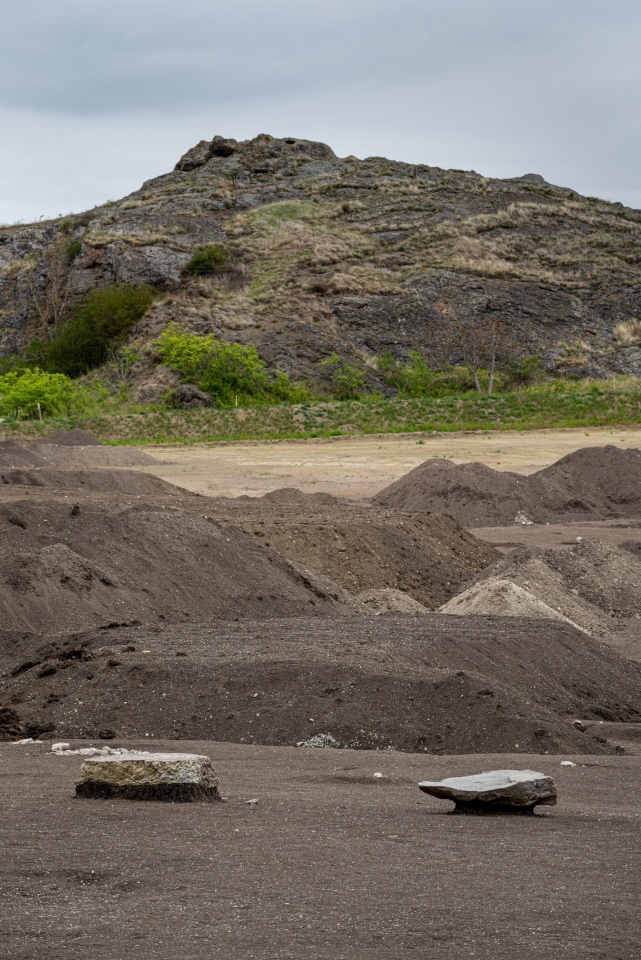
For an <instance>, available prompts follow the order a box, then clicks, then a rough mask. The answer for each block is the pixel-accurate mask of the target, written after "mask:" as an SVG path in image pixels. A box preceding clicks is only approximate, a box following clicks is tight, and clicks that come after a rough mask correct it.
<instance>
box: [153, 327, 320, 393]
mask: <svg viewBox="0 0 641 960" xmlns="http://www.w3.org/2000/svg"><path fill="white" fill-rule="evenodd" d="M156 347H157V348H158V352H159V354H160V356H161V359H162V361H163V363H165V364H166V365H167V366H168V367H171V368H172V370H175V371H176V372H177V373H179V374H180V375H181V377H182V378H183V379H184V380H186V381H189V382H191V383H195V384H196V385H197V386H199V387H200V388H201V390H205V391H206V392H207V393H209V394H211V396H212V397H214V399H215V400H216V401H217V403H218V404H219V406H221V407H233V406H235V405H236V403H238V404H239V405H240V406H248V405H249V406H251V405H252V404H255V403H261V402H266V403H269V402H283V401H284V402H290V403H291V402H300V401H301V400H305V399H307V398H308V396H309V391H308V390H307V388H306V387H305V386H304V384H300V383H292V382H291V381H290V380H289V377H288V376H287V375H286V374H285V373H279V374H277V375H276V377H275V378H274V379H270V377H269V375H268V373H267V371H266V365H265V362H264V360H261V358H260V357H259V356H258V352H257V350H256V347H255V346H254V345H253V344H251V343H250V344H247V346H243V345H242V344H240V343H226V342H225V341H221V340H216V339H215V337H214V336H213V335H212V334H210V335H209V336H201V335H199V334H197V333H191V332H190V331H189V330H185V329H184V327H180V326H179V325H178V324H175V323H172V324H169V326H168V327H167V328H166V329H165V330H163V332H162V334H161V335H160V338H159V339H158V341H157V342H156Z"/></svg>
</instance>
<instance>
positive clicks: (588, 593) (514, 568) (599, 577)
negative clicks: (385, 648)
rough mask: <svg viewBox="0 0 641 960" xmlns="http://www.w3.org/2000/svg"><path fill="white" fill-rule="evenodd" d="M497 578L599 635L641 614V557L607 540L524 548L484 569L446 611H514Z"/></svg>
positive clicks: (512, 613) (509, 614)
mask: <svg viewBox="0 0 641 960" xmlns="http://www.w3.org/2000/svg"><path fill="white" fill-rule="evenodd" d="M497 578H498V579H500V580H501V581H509V582H510V583H511V584H516V585H517V586H518V587H520V588H522V589H523V590H525V591H527V592H528V593H529V594H530V595H531V596H533V597H534V598H536V599H537V600H538V601H539V602H541V603H543V604H545V605H546V606H548V607H551V608H552V609H553V610H554V611H556V612H557V613H558V614H560V615H561V616H563V617H567V618H568V619H569V620H570V621H572V623H574V624H576V625H578V626H579V627H580V628H581V629H583V630H585V631H587V632H588V633H591V634H592V635H594V636H604V635H606V634H608V633H610V632H611V631H613V630H618V629H620V628H621V627H623V626H624V624H625V622H626V621H631V620H636V619H638V618H639V617H641V560H639V559H638V558H637V557H635V556H634V554H632V553H631V552H630V551H629V550H627V549H625V548H621V547H617V546H615V545H614V544H611V543H606V542H605V541H599V540H585V541H583V542H582V543H577V544H576V546H573V547H572V548H571V549H570V550H540V549H537V548H536V547H529V546H521V547H518V548H517V549H516V550H514V551H513V552H512V553H510V554H508V555H507V556H506V557H502V558H501V559H500V560H499V561H498V562H497V563H495V564H494V565H493V566H491V567H488V568H487V569H486V570H485V571H483V573H481V574H480V576H479V577H477V579H476V581H475V582H474V584H473V585H471V586H468V587H467V588H466V589H465V590H464V591H463V592H462V593H460V594H459V595H458V596H457V597H455V598H454V600H453V601H452V602H451V603H449V604H448V605H447V609H446V610H445V612H447V613H450V612H466V613H473V612H476V611H475V610H474V609H473V606H476V608H477V609H478V611H479V612H487V610H488V609H491V610H492V613H494V614H496V615H505V616H512V615H514V612H515V611H514V604H513V603H512V598H511V597H510V596H508V595H507V594H504V595H501V594H500V593H499V592H497V591H496V590H495V589H494V585H495V581H496V579H497ZM528 615H530V614H528ZM531 615H537V614H536V613H534V611H533V612H532V614H531Z"/></svg>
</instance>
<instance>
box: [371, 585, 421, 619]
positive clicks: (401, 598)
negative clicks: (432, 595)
mask: <svg viewBox="0 0 641 960" xmlns="http://www.w3.org/2000/svg"><path fill="white" fill-rule="evenodd" d="M358 599H359V600H360V601H361V603H364V604H365V606H366V607H367V608H368V611H369V612H370V613H373V614H375V615H378V614H381V613H409V614H411V615H412V616H415V617H416V616H420V615H422V614H424V613H429V612H430V611H429V609H428V608H427V607H425V606H423V604H422V603H419V602H418V600H414V598H413V597H410V595H409V594H408V593H403V591H402V590H394V589H392V588H390V587H388V588H386V589H383V590H362V591H361V593H359V594H358Z"/></svg>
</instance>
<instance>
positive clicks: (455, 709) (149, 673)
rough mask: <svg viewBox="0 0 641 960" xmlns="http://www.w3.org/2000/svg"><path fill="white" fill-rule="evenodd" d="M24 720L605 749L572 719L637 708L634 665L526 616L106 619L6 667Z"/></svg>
mask: <svg viewBox="0 0 641 960" xmlns="http://www.w3.org/2000/svg"><path fill="white" fill-rule="evenodd" d="M0 692H1V693H0V696H1V699H2V701H3V702H4V703H5V704H6V705H7V706H8V707H9V708H10V709H12V710H14V711H15V712H16V713H18V714H19V716H20V718H21V722H22V723H23V725H24V727H25V729H29V730H31V731H32V734H33V732H36V733H37V732H38V731H42V732H43V733H44V735H45V736H46V737H47V738H49V737H53V736H55V737H56V738H60V737H72V736H73V737H91V736H99V735H100V734H101V732H102V734H103V735H105V736H112V735H113V736H116V737H134V736H135V737H142V736H144V735H146V734H149V736H150V737H166V738H175V739H178V738H183V737H190V738H191V737H203V736H205V734H206V735H207V737H209V738H211V739H217V740H221V741H235V742H246V743H265V744H283V745H287V744H289V745H293V744H296V743H298V742H299V741H306V740H308V739H309V738H310V737H313V736H314V735H317V734H327V733H329V734H331V735H332V736H333V737H334V738H335V739H336V740H337V741H338V742H339V744H341V745H344V746H351V747H359V748H369V749H372V748H379V749H386V748H389V747H394V748H396V749H401V750H410V751H428V752H432V753H439V752H446V753H475V752H486V751H488V750H490V749H491V750H493V751H506V752H517V753H518V752H521V751H522V752H526V753H527V752H531V751H532V749H533V748H536V749H537V750H538V751H539V752H541V753H543V752H545V751H548V752H549V753H559V752H580V753H591V752H597V753H600V752H601V753H602V752H611V751H612V749H613V748H611V747H609V746H608V744H607V743H605V742H600V741H599V740H595V739H593V738H586V737H585V736H584V735H583V734H582V733H581V732H579V731H578V730H577V729H576V728H575V727H574V726H573V725H572V723H571V722H570V721H571V720H572V719H574V718H576V717H578V718H580V719H595V720H609V721H612V722H637V723H638V722H640V721H641V665H638V664H633V663H631V662H629V661H626V660H623V659H622V658H621V657H619V656H618V655H617V654H615V653H613V652H612V651H611V650H609V648H608V647H606V646H605V645H603V644H601V643H598V642H597V641H594V640H592V639H590V638H589V637H586V636H585V635H584V634H581V633H579V631H577V630H575V629H573V628H572V627H570V626H567V625H566V624H563V623H556V622H553V621H542V620H532V619H524V618H518V617H515V618H512V617H510V618H507V617H505V618H501V617H447V616H440V615H437V614H426V615H424V616H422V617H412V616H403V615H398V614H397V615H389V616H386V617H383V618H381V617H356V618H352V619H347V618H341V619H337V618H328V617H325V618H318V619H316V620H314V621H313V622H312V621H310V620H309V619H295V618H290V619H280V620H276V619H275V620H269V621H250V620H245V621H239V622H238V623H226V624H216V623H208V624H182V625H178V624H175V625H164V626H162V627H160V626H158V627H154V628H151V629H150V628H145V627H138V628H135V627H131V628H121V627H114V628H113V629H110V630H107V631H105V630H99V631H90V632H85V633H83V634H75V635H73V636H66V637H65V636H61V637H58V638H57V639H52V640H50V641H48V642H46V643H42V642H41V644H40V646H39V647H38V648H37V649H33V650H32V651H31V656H30V659H29V660H28V661H27V662H26V663H22V664H21V663H15V661H14V664H13V666H12V667H11V668H10V669H7V671H6V672H5V675H4V676H3V678H2V680H1V681H0Z"/></svg>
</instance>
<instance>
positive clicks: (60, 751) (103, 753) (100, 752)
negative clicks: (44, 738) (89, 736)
mask: <svg viewBox="0 0 641 960" xmlns="http://www.w3.org/2000/svg"><path fill="white" fill-rule="evenodd" d="M51 752H52V753H53V754H54V755H55V756H56V757H115V756H123V755H126V756H142V755H143V754H144V753H145V751H143V750H127V748H126V747H78V749H77V750H72V749H71V746H70V745H69V744H68V743H54V744H52V745H51Z"/></svg>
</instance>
